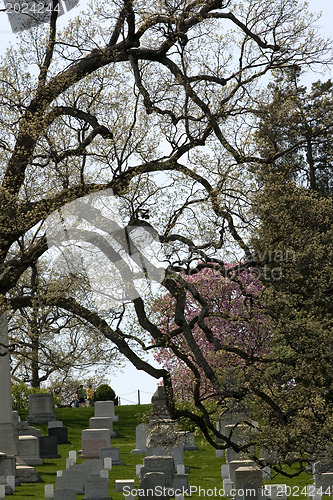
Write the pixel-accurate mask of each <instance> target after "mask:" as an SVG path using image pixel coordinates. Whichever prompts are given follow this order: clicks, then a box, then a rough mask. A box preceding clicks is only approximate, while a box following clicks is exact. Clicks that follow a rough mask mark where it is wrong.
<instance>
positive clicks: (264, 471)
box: [262, 466, 272, 479]
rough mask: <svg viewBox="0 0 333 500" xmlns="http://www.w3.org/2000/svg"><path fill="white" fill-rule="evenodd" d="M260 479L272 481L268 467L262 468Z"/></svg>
mask: <svg viewBox="0 0 333 500" xmlns="http://www.w3.org/2000/svg"><path fill="white" fill-rule="evenodd" d="M262 477H263V479H272V478H271V468H270V467H267V466H266V467H263V469H262Z"/></svg>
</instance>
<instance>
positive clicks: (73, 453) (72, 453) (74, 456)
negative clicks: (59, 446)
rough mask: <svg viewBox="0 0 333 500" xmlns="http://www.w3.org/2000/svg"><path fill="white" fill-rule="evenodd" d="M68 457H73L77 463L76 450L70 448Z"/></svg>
mask: <svg viewBox="0 0 333 500" xmlns="http://www.w3.org/2000/svg"><path fill="white" fill-rule="evenodd" d="M68 458H71V459H72V460H73V461H74V463H76V451H75V450H70V452H69V453H68Z"/></svg>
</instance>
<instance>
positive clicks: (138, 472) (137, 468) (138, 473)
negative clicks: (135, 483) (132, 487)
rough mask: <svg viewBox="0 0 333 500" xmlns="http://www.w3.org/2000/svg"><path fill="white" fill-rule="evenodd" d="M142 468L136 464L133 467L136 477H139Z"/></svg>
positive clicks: (141, 465)
mask: <svg viewBox="0 0 333 500" xmlns="http://www.w3.org/2000/svg"><path fill="white" fill-rule="evenodd" d="M142 467H143V464H138V465H136V466H135V474H136V477H140V474H141V469H142Z"/></svg>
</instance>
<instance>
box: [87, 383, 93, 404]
mask: <svg viewBox="0 0 333 500" xmlns="http://www.w3.org/2000/svg"><path fill="white" fill-rule="evenodd" d="M93 399H94V391H93V388H92V386H91V384H90V385H89V387H88V389H87V400H88V402H89V406H91V405H92V402H93Z"/></svg>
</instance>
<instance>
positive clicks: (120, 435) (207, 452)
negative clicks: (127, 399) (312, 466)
mask: <svg viewBox="0 0 333 500" xmlns="http://www.w3.org/2000/svg"><path fill="white" fill-rule="evenodd" d="M149 411H150V405H130V406H119V407H116V415H118V416H119V421H118V422H116V423H115V424H114V430H115V431H116V432H117V437H116V438H112V446H115V447H119V448H120V457H121V460H122V461H123V462H124V465H122V466H120V465H118V466H114V467H113V468H112V471H111V472H110V473H109V477H110V488H109V494H110V496H112V497H113V499H114V500H124V495H123V494H122V493H119V492H116V491H115V480H116V479H135V485H136V487H138V486H139V482H138V478H136V475H135V466H136V465H137V464H142V463H143V459H144V455H133V454H131V450H133V449H134V448H135V427H136V426H137V425H138V424H139V423H140V422H141V421H142V418H143V416H144V415H147V414H148V412H149ZM20 414H21V418H22V419H24V418H25V416H26V414H27V412H20ZM55 414H56V417H57V419H58V420H62V421H63V424H64V426H65V427H68V438H69V441H70V444H66V445H60V446H58V452H59V454H60V455H61V458H58V459H45V460H44V464H43V465H41V466H36V467H35V468H36V470H38V471H39V472H40V473H41V476H42V480H43V483H28V484H22V485H21V486H18V487H17V488H16V490H15V493H14V496H13V498H15V500H29V499H30V498H34V499H37V500H43V499H44V485H45V484H55V478H56V473H57V470H64V469H66V458H67V457H68V452H69V451H70V450H76V451H78V450H80V448H81V431H82V429H86V428H88V427H89V418H90V417H92V416H93V414H94V409H93V408H56V409H55ZM39 428H40V429H41V430H42V434H43V435H47V425H44V426H40V427H39ZM196 444H197V446H198V447H199V450H197V451H191V452H185V465H187V466H189V467H190V473H189V485H190V486H192V487H197V488H198V489H199V487H200V488H201V489H202V491H206V492H207V495H206V496H207V497H208V496H209V493H210V491H209V490H212V489H214V488H216V490H217V491H218V490H220V489H222V487H223V481H222V478H221V465H222V464H223V463H225V462H224V459H222V458H216V455H215V450H214V449H213V448H212V447H211V446H210V445H208V444H207V443H206V442H205V440H204V439H202V438H200V436H199V437H196ZM78 461H80V459H79V460H78ZM311 480H312V477H311V476H310V475H307V474H305V473H302V474H301V475H300V476H298V477H297V478H294V479H288V478H285V477H282V476H276V477H274V478H273V479H272V480H270V481H266V483H285V484H287V485H288V486H290V488H291V495H290V496H289V498H293V500H305V499H306V496H305V495H304V490H303V493H302V489H303V488H304V486H305V485H306V484H310V483H311V482H312V481H311ZM77 498H78V499H79V498H82V497H81V496H79V495H78V497H77ZM191 498H192V499H193V500H196V499H199V498H203V493H201V495H200V496H199V493H194V494H192V496H191ZM211 498H214V495H213V496H211Z"/></svg>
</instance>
